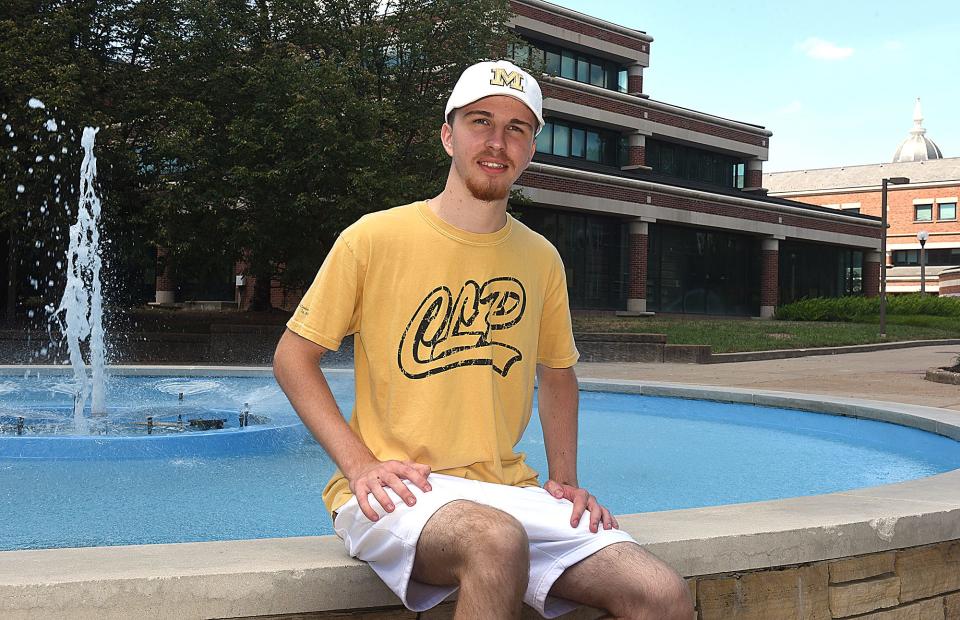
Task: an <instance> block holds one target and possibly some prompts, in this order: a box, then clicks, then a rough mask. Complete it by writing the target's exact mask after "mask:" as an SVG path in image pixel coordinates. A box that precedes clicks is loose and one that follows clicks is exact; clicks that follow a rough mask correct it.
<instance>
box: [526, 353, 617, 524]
mask: <svg viewBox="0 0 960 620" xmlns="http://www.w3.org/2000/svg"><path fill="white" fill-rule="evenodd" d="M537 380H538V393H537V401H538V403H539V409H540V425H541V426H542V427H543V444H544V448H545V449H546V452H547V468H548V470H549V473H548V476H549V477H550V479H549V480H548V481H547V482H546V484H544V485H543V488H544V489H546V490H547V492H548V493H550V494H551V495H553V496H554V497H557V498H566V499H568V500H570V501H571V502H573V515H572V516H571V518H570V525H571V526H573V527H576V526H577V525H578V524H579V523H580V518H581V517H582V516H583V512H584V510H588V511H589V512H590V531H591V532H596V531H597V530H598V529H599V524H600V523H601V522H602V523H603V527H604V529H607V530H609V529H610V528H616V527H619V525H618V524H617V520H616V519H615V518H614V517H613V515H611V514H610V511H609V510H607V509H606V508H604V507H603V506H601V505H600V504H599V503H598V502H597V498H595V497H594V496H593V495H591V494H590V493H588V492H587V490H586V489H582V488H580V486H579V484H578V482H577V432H578V428H577V410H578V407H579V402H580V392H579V389H578V385H577V375H576V373H575V372H574V370H573V368H572V367H571V368H550V367H549V366H544V365H543V364H537Z"/></svg>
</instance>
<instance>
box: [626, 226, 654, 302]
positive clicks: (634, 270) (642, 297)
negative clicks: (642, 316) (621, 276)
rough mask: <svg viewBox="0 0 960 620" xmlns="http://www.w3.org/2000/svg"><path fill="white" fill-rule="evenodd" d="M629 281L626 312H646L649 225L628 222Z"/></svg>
mask: <svg viewBox="0 0 960 620" xmlns="http://www.w3.org/2000/svg"><path fill="white" fill-rule="evenodd" d="M629 237H630V250H629V251H630V280H629V281H628V287H627V312H646V311H647V247H648V245H649V225H648V224H647V223H646V222H641V221H639V220H634V221H632V222H630V233H629Z"/></svg>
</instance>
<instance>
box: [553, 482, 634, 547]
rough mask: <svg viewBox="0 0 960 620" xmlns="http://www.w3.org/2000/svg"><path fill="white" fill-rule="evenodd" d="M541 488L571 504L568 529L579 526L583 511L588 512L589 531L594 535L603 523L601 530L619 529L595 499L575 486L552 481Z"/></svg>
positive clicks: (610, 515) (611, 516)
mask: <svg viewBox="0 0 960 620" xmlns="http://www.w3.org/2000/svg"><path fill="white" fill-rule="evenodd" d="M543 488H544V489H545V490H546V491H547V493H549V494H550V495H552V496H554V497H556V498H557V499H567V500H570V501H571V502H573V515H572V516H571V517H570V527H577V526H578V525H580V518H581V517H582V516H583V511H584V510H586V511H589V512H590V531H591V532H593V533H594V534H596V533H597V531H599V529H600V523H603V529H605V530H609V529H620V524H619V523H617V519H616V518H615V517H614V516H613V515H612V514H610V511H609V510H607V509H606V508H604V507H603V506H601V505H600V503H599V502H598V501H597V498H596V497H594V496H593V495H590V493H588V492H587V490H586V489H582V488H580V487H577V486H572V485H569V484H562V483H560V482H556V481H554V480H547V483H546V484H544V485H543Z"/></svg>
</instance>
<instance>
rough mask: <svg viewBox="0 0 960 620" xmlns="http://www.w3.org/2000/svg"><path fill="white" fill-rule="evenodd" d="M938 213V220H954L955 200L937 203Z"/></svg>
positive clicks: (955, 215)
mask: <svg viewBox="0 0 960 620" xmlns="http://www.w3.org/2000/svg"><path fill="white" fill-rule="evenodd" d="M938 208H939V211H940V212H939V214H938V215H937V219H939V220H955V219H957V203H955V202H941V203H940V204H939V205H938Z"/></svg>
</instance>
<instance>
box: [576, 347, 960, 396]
mask: <svg viewBox="0 0 960 620" xmlns="http://www.w3.org/2000/svg"><path fill="white" fill-rule="evenodd" d="M957 355H960V345H944V346H933V347H914V348H909V349H895V350H889V351H872V352H869V353H845V354H842V355H829V356H826V355H825V356H816V357H801V358H792V359H781V360H764V361H754V362H733V363H727V364H657V363H642V362H640V363H622V362H617V363H602V362H584V363H580V364H577V375H578V376H579V377H580V378H582V379H614V380H616V379H630V380H639V381H664V382H670V383H687V384H695V385H717V386H725V387H735V388H747V389H758V390H778V391H785V392H801V393H805V394H828V395H833V396H844V397H853V398H865V399H870V400H886V401H891V402H897V403H906V404H912V405H923V406H926V407H942V408H944V409H952V410H955V411H957V412H960V386H957V385H947V384H943V383H934V382H932V381H926V380H925V379H924V378H923V377H924V374H925V373H926V371H927V369H928V368H932V367H940V366H952V365H953V364H954V363H955V360H956V358H957Z"/></svg>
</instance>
